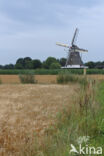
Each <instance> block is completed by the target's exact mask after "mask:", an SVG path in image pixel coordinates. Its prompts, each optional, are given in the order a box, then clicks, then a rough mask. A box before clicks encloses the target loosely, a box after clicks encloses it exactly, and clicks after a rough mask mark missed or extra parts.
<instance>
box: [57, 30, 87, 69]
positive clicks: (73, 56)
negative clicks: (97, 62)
mask: <svg viewBox="0 0 104 156" xmlns="http://www.w3.org/2000/svg"><path fill="white" fill-rule="evenodd" d="M77 35H78V29H77V28H76V30H75V33H74V36H73V39H72V42H71V47H69V45H66V44H61V43H58V42H57V43H56V45H58V46H62V47H65V48H68V56H67V60H66V64H65V67H62V68H87V67H86V66H84V64H83V61H82V59H81V56H80V53H82V52H88V50H85V49H82V48H79V47H78V46H77V45H76V44H75V42H76V39H77Z"/></svg>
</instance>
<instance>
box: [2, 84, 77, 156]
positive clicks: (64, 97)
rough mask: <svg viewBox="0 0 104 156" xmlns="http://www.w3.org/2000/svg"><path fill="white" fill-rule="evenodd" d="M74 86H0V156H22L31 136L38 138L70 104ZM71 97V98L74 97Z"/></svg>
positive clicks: (75, 85)
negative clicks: (58, 113)
mask: <svg viewBox="0 0 104 156" xmlns="http://www.w3.org/2000/svg"><path fill="white" fill-rule="evenodd" d="M78 87H79V86H78V85H77V84H70V85H55V84H53V85H52V84H51V85H42V84H41V85H39V84H36V85H26V84H25V85H22V84H12V85H11V84H2V85H0V155H3V156H22V154H23V151H26V149H28V150H30V151H31V149H29V148H28V145H30V144H31V145H32V144H33V142H35V140H34V135H35V134H37V135H38V136H40V137H42V135H44V131H45V130H46V128H48V127H49V126H51V125H54V123H55V119H56V114H57V112H60V111H61V110H62V109H63V108H67V106H68V107H69V105H71V104H72V99H73V98H72V97H73V94H74V95H75V94H77V93H76V90H77V89H78ZM74 97H75V96H74Z"/></svg>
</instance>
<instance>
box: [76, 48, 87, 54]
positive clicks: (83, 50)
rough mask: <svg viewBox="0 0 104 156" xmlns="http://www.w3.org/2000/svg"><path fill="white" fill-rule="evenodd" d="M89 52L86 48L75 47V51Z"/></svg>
mask: <svg viewBox="0 0 104 156" xmlns="http://www.w3.org/2000/svg"><path fill="white" fill-rule="evenodd" d="M77 51H78V52H82V53H83V52H88V50H86V49H81V48H75V52H77Z"/></svg>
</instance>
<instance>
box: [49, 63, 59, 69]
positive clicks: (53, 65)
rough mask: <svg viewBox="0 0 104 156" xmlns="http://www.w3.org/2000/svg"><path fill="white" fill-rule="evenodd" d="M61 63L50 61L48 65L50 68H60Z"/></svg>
mask: <svg viewBox="0 0 104 156" xmlns="http://www.w3.org/2000/svg"><path fill="white" fill-rule="evenodd" d="M60 68H61V65H60V64H59V63H57V62H56V63H52V64H51V66H50V69H60Z"/></svg>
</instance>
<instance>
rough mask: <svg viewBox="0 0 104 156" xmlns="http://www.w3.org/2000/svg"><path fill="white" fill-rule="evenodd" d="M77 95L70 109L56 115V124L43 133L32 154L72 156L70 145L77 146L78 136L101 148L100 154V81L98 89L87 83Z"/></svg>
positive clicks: (103, 133)
mask: <svg viewBox="0 0 104 156" xmlns="http://www.w3.org/2000/svg"><path fill="white" fill-rule="evenodd" d="M78 95H79V96H78V97H77V98H76V100H75V101H73V106H72V107H69V109H68V108H67V109H64V110H63V112H62V113H59V114H58V115H57V122H56V125H55V126H52V127H50V128H48V129H47V130H46V134H45V136H44V138H43V139H42V140H41V143H40V145H39V144H38V145H39V146H37V148H35V152H36V153H35V155H44V156H57V155H61V156H72V155H73V154H72V153H71V154H70V153H69V151H70V144H73V145H75V146H76V147H78V142H77V140H78V138H80V137H82V136H89V138H90V139H89V141H88V142H87V145H89V146H90V147H102V149H103V152H104V123H103V122H104V96H103V95H104V82H103V83H100V87H99V86H97V84H95V81H90V82H88V85H87V86H85V87H81V90H79V93H78ZM95 96H96V97H95ZM98 103H100V104H98ZM84 145H85V144H84Z"/></svg>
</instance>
